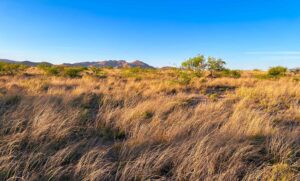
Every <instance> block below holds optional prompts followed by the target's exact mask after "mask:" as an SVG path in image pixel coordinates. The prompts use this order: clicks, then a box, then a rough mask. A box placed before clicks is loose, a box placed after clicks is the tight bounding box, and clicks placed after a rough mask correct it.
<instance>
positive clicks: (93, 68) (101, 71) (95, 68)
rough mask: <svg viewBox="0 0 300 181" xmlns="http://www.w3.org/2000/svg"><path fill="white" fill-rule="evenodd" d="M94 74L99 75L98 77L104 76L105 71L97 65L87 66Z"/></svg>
mask: <svg viewBox="0 0 300 181" xmlns="http://www.w3.org/2000/svg"><path fill="white" fill-rule="evenodd" d="M89 69H90V70H91V71H92V73H93V75H94V76H97V77H100V78H105V77H106V73H105V72H104V71H103V70H102V69H101V68H99V67H90V68H89Z"/></svg>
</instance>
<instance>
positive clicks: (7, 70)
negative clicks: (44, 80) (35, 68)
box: [0, 62, 28, 75]
mask: <svg viewBox="0 0 300 181" xmlns="http://www.w3.org/2000/svg"><path fill="white" fill-rule="evenodd" d="M27 68H28V66H26V65H23V64H12V63H5V62H0V74H1V75H16V74H17V73H20V72H23V71H25V70H26V69H27Z"/></svg>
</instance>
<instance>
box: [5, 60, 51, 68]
mask: <svg viewBox="0 0 300 181" xmlns="http://www.w3.org/2000/svg"><path fill="white" fill-rule="evenodd" d="M0 62H5V63H14V64H23V65H27V66H31V67H35V66H38V65H39V64H42V63H47V64H50V65H52V64H51V63H48V62H31V61H27V60H26V61H15V60H9V59H0Z"/></svg>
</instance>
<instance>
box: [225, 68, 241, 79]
mask: <svg viewBox="0 0 300 181" xmlns="http://www.w3.org/2000/svg"><path fill="white" fill-rule="evenodd" d="M221 76H224V77H232V78H240V77H241V72H240V71H238V70H229V69H225V70H223V71H222V72H221Z"/></svg>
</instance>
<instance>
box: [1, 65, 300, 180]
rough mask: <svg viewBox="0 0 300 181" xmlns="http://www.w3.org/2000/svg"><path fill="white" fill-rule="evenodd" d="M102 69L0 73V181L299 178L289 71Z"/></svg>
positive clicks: (295, 95)
mask: <svg viewBox="0 0 300 181" xmlns="http://www.w3.org/2000/svg"><path fill="white" fill-rule="evenodd" d="M105 71H106V77H105V78H97V77H95V78H91V77H90V76H85V75H84V76H83V77H81V78H79V77H76V78H67V77H51V76H50V77H49V76H47V75H35V76H30V77H24V76H15V77H11V76H4V77H0V180H8V179H10V180H18V179H19V180H297V179H299V178H300V175H299V169H300V165H299V163H300V160H299V158H300V157H299V154H300V149H299V148H300V142H299V132H300V83H299V82H296V81H293V78H292V77H285V78H279V79H276V80H268V79H266V80H261V79H256V78H255V77H251V76H250V77H246V76H242V77H241V78H239V79H236V78H216V79H209V80H205V78H203V77H196V76H194V77H193V78H192V79H191V81H190V82H188V83H187V84H184V85H183V84H181V83H176V81H175V83H174V80H177V77H176V75H177V72H176V70H175V71H173V70H155V71H153V72H152V71H147V72H142V71H141V70H139V71H138V75H139V76H141V79H139V80H138V81H137V79H136V77H135V76H134V75H135V74H134V72H132V71H128V70H125V72H124V70H118V69H111V70H105ZM142 75H145V76H142ZM174 75H175V76H174ZM211 95H216V98H214V99H211Z"/></svg>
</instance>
